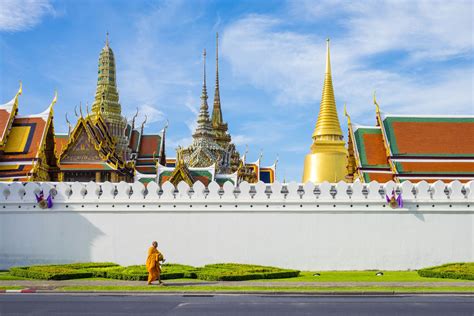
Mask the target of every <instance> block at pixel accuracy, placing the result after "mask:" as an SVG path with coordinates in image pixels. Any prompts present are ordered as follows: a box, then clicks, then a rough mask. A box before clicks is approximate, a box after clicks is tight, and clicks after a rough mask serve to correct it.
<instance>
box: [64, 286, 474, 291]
mask: <svg viewBox="0 0 474 316" xmlns="http://www.w3.org/2000/svg"><path fill="white" fill-rule="evenodd" d="M57 291H65V292H67V291H84V292H128V291H133V292H149V291H156V292H266V293H284V292H300V293H305V292H314V293H317V292H326V293H327V292H358V293H360V292H390V293H411V292H463V293H474V288H473V287H448V286H446V287H436V288H434V287H431V288H430V287H378V286H366V287H348V286H342V287H314V286H307V287H291V286H288V287H258V286H155V285H152V286H65V287H61V288H58V289H57Z"/></svg>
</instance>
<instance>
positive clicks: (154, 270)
mask: <svg viewBox="0 0 474 316" xmlns="http://www.w3.org/2000/svg"><path fill="white" fill-rule="evenodd" d="M157 248H158V243H157V242H156V241H153V242H152V244H151V247H150V248H149V249H148V257H147V258H146V269H147V271H148V285H151V282H153V281H155V280H158V282H159V284H163V282H161V278H160V274H161V268H160V261H162V262H165V259H164V258H163V254H162V253H161V252H160V251H159V250H158V249H157Z"/></svg>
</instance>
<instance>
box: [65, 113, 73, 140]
mask: <svg viewBox="0 0 474 316" xmlns="http://www.w3.org/2000/svg"><path fill="white" fill-rule="evenodd" d="M66 123H67V125H68V133H67V136H68V137H69V136H71V130H72V125H71V122H69V119H68V117H67V112H66Z"/></svg>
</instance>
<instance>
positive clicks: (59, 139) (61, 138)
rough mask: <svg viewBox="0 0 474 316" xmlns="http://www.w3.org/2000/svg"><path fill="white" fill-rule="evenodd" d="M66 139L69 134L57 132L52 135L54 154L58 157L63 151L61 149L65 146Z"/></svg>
mask: <svg viewBox="0 0 474 316" xmlns="http://www.w3.org/2000/svg"><path fill="white" fill-rule="evenodd" d="M68 140H69V135H68V134H66V133H57V134H55V135H54V141H55V142H56V154H57V156H58V157H59V156H60V155H61V153H62V152H63V149H64V147H65V146H66V144H67V142H68Z"/></svg>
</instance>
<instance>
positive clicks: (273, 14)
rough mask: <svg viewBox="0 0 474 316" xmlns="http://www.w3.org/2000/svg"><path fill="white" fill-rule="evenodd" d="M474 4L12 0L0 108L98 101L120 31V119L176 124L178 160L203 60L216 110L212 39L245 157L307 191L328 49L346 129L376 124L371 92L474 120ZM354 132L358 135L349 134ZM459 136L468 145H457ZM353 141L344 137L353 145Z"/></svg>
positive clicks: (0, 61)
mask: <svg viewBox="0 0 474 316" xmlns="http://www.w3.org/2000/svg"><path fill="white" fill-rule="evenodd" d="M473 16H474V5H473V3H472V1H463V0H455V1H444V0H442V1H436V0H429V1H414V0H410V1H403V0H397V1H381V0H379V1H369V0H367V1H342V0H341V1H339V0H332V1H325V0H323V1H309V0H289V1H283V0H282V1H276V0H275V1H273V0H267V1H263V0H262V1H253V0H248V1H247V0H244V1H237V0H235V1H234V0H222V1H198V0H183V1H179V0H176V1H144V0H136V1H129V0H109V1H106V0H91V1H89V0H77V1H72V0H69V1H53V0H2V1H1V4H0V102H1V103H6V102H7V101H9V100H11V99H12V98H13V96H14V95H15V93H16V92H17V90H18V85H19V81H20V80H21V81H22V82H23V95H22V96H21V97H20V109H19V111H20V114H34V113H39V112H42V111H43V110H44V109H46V108H47V106H48V105H49V104H50V102H51V100H52V98H53V95H54V91H55V90H57V91H58V102H57V104H56V106H55V117H54V124H55V130H56V132H66V131H67V125H66V121H65V115H66V113H68V116H69V119H70V120H71V121H72V123H73V124H74V121H75V119H76V118H75V116H74V107H75V106H77V105H79V103H80V102H82V104H83V105H85V104H86V103H88V104H89V105H90V104H92V102H93V100H94V94H95V88H96V80H97V63H98V57H99V53H100V50H101V49H102V47H103V46H104V43H105V34H106V33H107V32H109V33H110V37H109V38H110V46H111V47H112V49H113V51H114V53H115V60H116V66H117V85H118V89H119V94H120V103H121V105H122V114H123V115H125V116H126V117H128V118H131V117H132V116H133V114H134V112H135V109H136V108H138V109H139V113H140V114H139V119H138V122H139V123H140V122H141V121H142V120H143V119H144V115H145V114H146V115H147V116H148V121H147V124H146V126H145V131H146V132H149V133H156V132H159V131H160V130H161V129H162V128H163V126H164V125H165V124H166V121H167V120H168V121H169V129H168V132H167V156H169V157H173V156H175V149H176V147H177V146H178V145H181V146H186V145H189V144H190V143H191V134H192V131H193V130H194V128H195V124H196V123H195V122H196V117H197V113H198V109H199V105H200V99H199V97H200V95H201V87H202V51H203V49H204V48H205V49H206V50H207V69H208V72H207V79H208V82H207V86H208V93H209V101H208V102H209V105H210V106H212V102H213V96H214V82H215V37H216V32H219V46H220V47H219V68H220V69H219V77H220V94H221V103H222V110H223V117H224V120H225V121H226V122H227V123H228V125H229V131H230V133H231V136H232V139H233V141H234V143H235V144H236V145H237V148H238V149H239V151H240V152H241V153H243V152H244V151H245V150H246V146H248V154H247V157H248V160H249V161H252V160H256V159H257V158H258V157H259V155H260V153H261V152H263V157H262V163H263V164H264V165H271V164H273V163H274V161H275V160H276V159H277V157H278V158H279V162H278V167H277V178H278V179H279V180H280V181H282V180H283V179H284V180H286V181H290V180H295V181H301V176H302V171H303V161H304V156H305V155H306V154H307V153H309V148H310V145H311V143H312V139H311V134H312V131H313V129H314V126H315V123H316V120H317V116H318V111H319V104H320V99H321V92H322V84H323V79H324V69H325V67H324V63H325V50H326V42H325V41H326V39H327V38H330V39H331V66H332V75H333V84H334V89H335V97H336V103H337V107H338V112H339V120H340V122H341V126H342V129H343V130H344V131H347V121H346V119H345V117H344V115H343V107H344V104H346V106H347V110H348V112H349V114H350V115H351V119H352V121H353V122H355V123H358V124H364V125H374V124H375V111H374V105H373V94H374V91H376V93H377V101H378V103H379V104H380V107H381V109H382V111H383V112H386V113H391V114H442V115H451V114H461V115H474V102H473V90H474V89H473V88H474V85H473V73H474V72H473V70H474V64H473V56H474V54H473V53H474V52H473V51H474V49H473V43H474V34H473V29H474V25H473ZM346 134H347V133H346ZM460 137H462V135H460ZM345 139H346V140H347V137H345Z"/></svg>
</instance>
